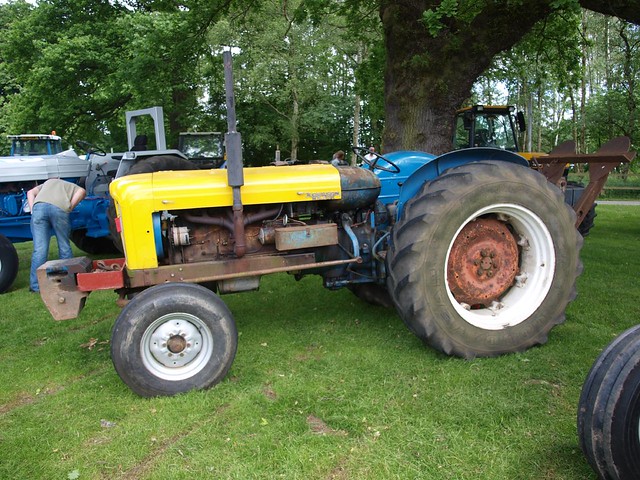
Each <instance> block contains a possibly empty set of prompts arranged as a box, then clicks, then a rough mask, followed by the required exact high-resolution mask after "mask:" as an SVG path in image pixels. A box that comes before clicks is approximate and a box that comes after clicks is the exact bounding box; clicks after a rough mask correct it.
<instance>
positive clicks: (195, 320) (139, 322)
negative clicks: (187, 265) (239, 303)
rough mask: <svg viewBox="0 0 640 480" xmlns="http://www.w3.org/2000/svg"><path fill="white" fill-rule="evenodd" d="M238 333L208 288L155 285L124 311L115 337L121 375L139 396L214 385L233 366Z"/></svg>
mask: <svg viewBox="0 0 640 480" xmlns="http://www.w3.org/2000/svg"><path fill="white" fill-rule="evenodd" d="M237 346H238V332H237V330H236V325H235V322H234V320H233V316H232V315H231V312H230V311H229V309H228V308H227V306H226V305H225V304H224V302H223V301H222V300H220V297H218V296H217V295H216V294H215V293H213V292H211V291H210V290H208V289H206V288H204V287H202V286H200V285H194V284H189V283H167V284H161V285H156V286H153V287H151V288H148V289H147V290H144V291H143V292H141V293H140V294H138V295H136V296H135V297H134V298H133V299H132V300H131V301H130V302H129V303H128V304H127V306H126V307H125V308H124V309H123V310H122V312H121V313H120V315H119V316H118V318H117V320H116V323H115V325H114V327H113V332H112V335H111V359H112V361H113V365H114V366H115V369H116V371H117V372H118V375H119V376H120V378H121V379H122V380H123V381H124V382H125V383H126V384H127V385H128V386H129V387H130V388H131V390H133V391H134V392H135V393H137V394H138V395H140V396H143V397H154V396H159V395H175V394H178V393H183V392H187V391H189V390H201V389H206V388H210V387H212V386H213V385H215V384H217V383H219V382H220V381H221V380H222V379H223V378H224V376H225V375H226V374H227V372H228V371H229V368H231V364H232V363H233V359H234V358H235V354H236V349H237Z"/></svg>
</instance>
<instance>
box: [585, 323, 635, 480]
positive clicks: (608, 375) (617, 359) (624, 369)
mask: <svg viewBox="0 0 640 480" xmlns="http://www.w3.org/2000/svg"><path fill="white" fill-rule="evenodd" d="M578 439H579V441H580V448H581V449H582V452H583V453H584V455H585V457H586V458H587V460H588V461H589V464H590V465H591V467H592V468H593V469H594V471H595V472H596V473H598V474H599V476H600V478H603V479H610V480H618V479H619V480H624V479H628V478H640V325H637V326H635V327H632V328H630V329H628V330H626V331H625V332H623V333H622V334H620V336H618V337H617V338H616V339H615V340H614V341H613V342H611V343H610V344H609V345H608V346H607V348H606V349H605V350H604V351H603V352H602V353H601V354H600V355H599V356H598V358H597V359H596V361H595V362H594V364H593V366H592V367H591V370H590V371H589V374H588V375H587V378H586V380H585V382H584V385H583V387H582V393H581V394H580V400H579V402H578Z"/></svg>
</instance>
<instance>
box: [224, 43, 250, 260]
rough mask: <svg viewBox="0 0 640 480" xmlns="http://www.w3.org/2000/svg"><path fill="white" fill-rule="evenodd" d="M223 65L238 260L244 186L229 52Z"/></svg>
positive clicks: (241, 246)
mask: <svg viewBox="0 0 640 480" xmlns="http://www.w3.org/2000/svg"><path fill="white" fill-rule="evenodd" d="M222 60H223V63H224V90H225V95H226V101H227V130H228V132H227V133H226V134H225V143H226V147H227V183H228V184H229V186H230V187H231V189H232V192H233V235H234V237H235V242H236V244H235V247H234V252H235V254H236V256H237V257H238V258H241V257H243V256H244V254H245V253H246V251H247V247H246V242H245V238H244V213H243V207H242V197H241V194H240V189H241V187H242V186H243V185H244V173H243V170H242V138H241V137H240V133H239V132H237V131H236V103H235V97H234V94H233V63H232V58H231V50H225V51H224V52H222Z"/></svg>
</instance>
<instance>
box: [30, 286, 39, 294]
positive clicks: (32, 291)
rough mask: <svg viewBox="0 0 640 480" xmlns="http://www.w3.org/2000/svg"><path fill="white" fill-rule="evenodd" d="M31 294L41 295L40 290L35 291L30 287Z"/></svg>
mask: <svg viewBox="0 0 640 480" xmlns="http://www.w3.org/2000/svg"><path fill="white" fill-rule="evenodd" d="M29 292H31V293H40V291H39V290H34V289H33V288H31V287H29Z"/></svg>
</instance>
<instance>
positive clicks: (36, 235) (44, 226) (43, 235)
mask: <svg viewBox="0 0 640 480" xmlns="http://www.w3.org/2000/svg"><path fill="white" fill-rule="evenodd" d="M70 234H71V223H70V222H69V213H68V212H65V211H64V210H60V209H59V208H58V207H56V206H54V205H51V204H50V203H44V202H39V203H36V204H35V205H34V206H33V211H32V212H31V235H32V236H33V255H32V256H31V272H30V275H29V286H30V288H31V289H32V290H35V291H36V292H39V291H40V287H39V286H38V276H37V275H36V270H37V269H38V267H39V266H41V265H43V264H44V263H45V262H46V261H47V256H48V254H49V241H50V240H51V235H55V236H56V239H57V240H58V256H59V258H72V257H73V252H72V251H71V243H70V242H69V235H70Z"/></svg>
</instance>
